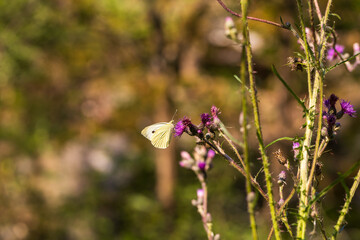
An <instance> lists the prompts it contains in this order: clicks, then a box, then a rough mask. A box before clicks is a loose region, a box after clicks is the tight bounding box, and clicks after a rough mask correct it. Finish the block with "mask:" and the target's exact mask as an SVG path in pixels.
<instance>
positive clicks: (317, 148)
mask: <svg viewBox="0 0 360 240" xmlns="http://www.w3.org/2000/svg"><path fill="white" fill-rule="evenodd" d="M319 80H320V84H319V95H320V100H319V102H320V104H319V115H320V116H319V117H318V126H317V127H318V129H317V134H316V141H315V150H314V159H313V161H312V165H311V170H310V175H309V178H308V182H307V186H306V195H309V191H310V188H311V184H312V181H313V178H314V172H315V167H316V162H317V160H318V158H319V157H320V156H319V144H320V138H321V128H322V117H321V114H322V107H323V105H322V102H323V84H322V78H321V77H319Z"/></svg>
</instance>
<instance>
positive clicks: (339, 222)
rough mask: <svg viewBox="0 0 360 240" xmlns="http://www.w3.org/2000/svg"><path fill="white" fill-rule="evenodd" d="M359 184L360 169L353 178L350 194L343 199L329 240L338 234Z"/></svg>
mask: <svg viewBox="0 0 360 240" xmlns="http://www.w3.org/2000/svg"><path fill="white" fill-rule="evenodd" d="M359 183H360V169H359V171H358V173H357V175H356V177H355V178H354V183H353V185H352V186H351V189H350V192H349V193H348V194H347V195H346V199H345V204H344V206H343V208H342V209H341V211H340V216H339V218H338V220H337V222H336V225H335V226H334V232H333V234H332V236H331V239H333V240H335V239H336V236H337V234H338V233H339V232H340V230H341V227H342V224H343V222H344V220H345V215H346V214H347V213H348V211H349V207H350V203H351V200H352V198H353V197H354V195H355V191H356V189H357V188H358V187H359Z"/></svg>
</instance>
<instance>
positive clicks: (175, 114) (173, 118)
mask: <svg viewBox="0 0 360 240" xmlns="http://www.w3.org/2000/svg"><path fill="white" fill-rule="evenodd" d="M176 113H177V109H176V110H175V113H174V115H173V117H172V119H171V120H174V117H175V115H176Z"/></svg>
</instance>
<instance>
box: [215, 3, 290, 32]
mask: <svg viewBox="0 0 360 240" xmlns="http://www.w3.org/2000/svg"><path fill="white" fill-rule="evenodd" d="M216 1H217V2H218V3H219V4H220V5H221V6H222V7H223V8H224V9H225V10H226V11H227V12H228V13H230V14H231V15H234V16H236V17H238V18H242V16H241V14H239V13H236V12H234V11H232V10H231V9H230V8H228V7H227V6H226V5H225V3H224V2H223V1H221V0H216ZM246 19H248V20H253V21H257V22H262V23H266V24H270V25H273V26H276V27H279V28H283V29H288V27H286V26H284V25H283V24H280V23H276V22H272V21H269V20H265V19H260V18H256V17H249V16H246Z"/></svg>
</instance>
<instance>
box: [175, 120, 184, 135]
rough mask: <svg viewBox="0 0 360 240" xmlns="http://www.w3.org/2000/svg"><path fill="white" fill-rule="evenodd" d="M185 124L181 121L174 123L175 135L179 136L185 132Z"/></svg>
mask: <svg viewBox="0 0 360 240" xmlns="http://www.w3.org/2000/svg"><path fill="white" fill-rule="evenodd" d="M185 129H186V126H185V125H184V124H183V122H182V121H179V122H177V123H176V125H175V127H174V132H175V133H174V135H175V136H176V137H180V136H181V135H182V134H183V133H184V132H185Z"/></svg>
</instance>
